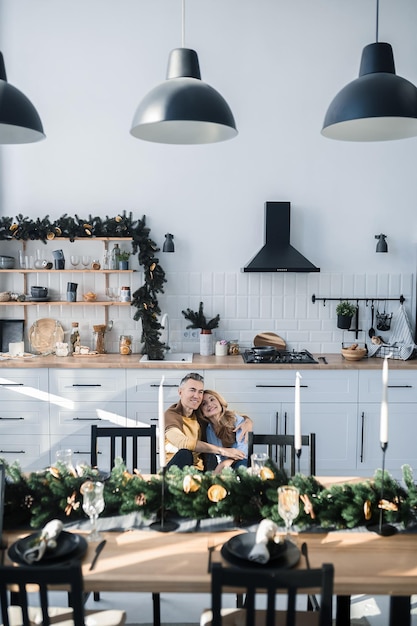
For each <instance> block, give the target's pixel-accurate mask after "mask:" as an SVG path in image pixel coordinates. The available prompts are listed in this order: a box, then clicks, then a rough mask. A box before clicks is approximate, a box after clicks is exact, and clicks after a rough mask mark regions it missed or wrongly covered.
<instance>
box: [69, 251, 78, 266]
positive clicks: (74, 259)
mask: <svg viewBox="0 0 417 626" xmlns="http://www.w3.org/2000/svg"><path fill="white" fill-rule="evenodd" d="M70 261H71V265H72V266H73V267H74V268H76V267H77V265H79V264H80V257H79V256H78V255H77V254H71V256H70Z"/></svg>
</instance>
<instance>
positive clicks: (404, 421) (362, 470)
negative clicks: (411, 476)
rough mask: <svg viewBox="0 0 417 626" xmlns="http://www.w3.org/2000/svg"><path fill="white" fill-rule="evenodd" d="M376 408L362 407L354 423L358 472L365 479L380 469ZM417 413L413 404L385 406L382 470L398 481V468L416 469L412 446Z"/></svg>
mask: <svg viewBox="0 0 417 626" xmlns="http://www.w3.org/2000/svg"><path fill="white" fill-rule="evenodd" d="M380 413H381V409H380V405H378V404H362V405H361V410H360V415H359V423H358V470H359V474H362V475H364V476H369V475H371V474H373V473H374V471H375V470H376V469H378V468H381V467H382V449H381V444H380V440H379V426H380ZM416 420H417V410H416V405H415V404H400V403H398V404H391V403H390V404H389V429H388V447H387V450H386V453H385V469H386V470H387V471H388V472H389V473H390V474H391V475H392V476H394V478H397V479H401V478H402V471H401V466H402V465H405V464H407V465H411V467H412V468H413V469H414V470H416V468H417V448H416V443H415V433H416V430H417V429H416Z"/></svg>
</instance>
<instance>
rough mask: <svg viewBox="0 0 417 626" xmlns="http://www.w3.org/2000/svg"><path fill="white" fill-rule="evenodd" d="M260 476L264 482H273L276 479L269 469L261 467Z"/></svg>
mask: <svg viewBox="0 0 417 626" xmlns="http://www.w3.org/2000/svg"><path fill="white" fill-rule="evenodd" d="M259 476H260V477H261V478H262V480H271V478H275V476H274V472H273V471H272V470H271V469H270V468H269V467H261V470H260V472H259Z"/></svg>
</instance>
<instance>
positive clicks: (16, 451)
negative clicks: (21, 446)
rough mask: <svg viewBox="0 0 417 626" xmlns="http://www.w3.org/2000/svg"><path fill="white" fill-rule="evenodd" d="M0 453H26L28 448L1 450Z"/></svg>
mask: <svg viewBox="0 0 417 626" xmlns="http://www.w3.org/2000/svg"><path fill="white" fill-rule="evenodd" d="M0 454H26V450H0Z"/></svg>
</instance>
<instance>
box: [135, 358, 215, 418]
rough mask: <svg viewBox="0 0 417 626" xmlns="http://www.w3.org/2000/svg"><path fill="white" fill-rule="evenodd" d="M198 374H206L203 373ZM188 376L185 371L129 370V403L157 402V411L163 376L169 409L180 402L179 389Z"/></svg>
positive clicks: (166, 402)
mask: <svg viewBox="0 0 417 626" xmlns="http://www.w3.org/2000/svg"><path fill="white" fill-rule="evenodd" d="M190 365H191V363H190ZM190 371H195V370H190ZM198 373H199V374H201V375H202V376H203V374H204V373H203V372H201V371H199V372H198ZM186 374H187V372H184V370H152V371H151V370H146V371H145V370H127V401H128V402H132V401H134V402H155V406H156V411H157V410H158V390H159V385H160V384H161V380H162V376H163V377H164V383H163V389H164V406H165V408H168V406H170V405H171V404H174V403H175V402H178V399H179V398H178V387H179V384H180V382H181V379H182V378H183V377H184V376H185V375H186Z"/></svg>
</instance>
